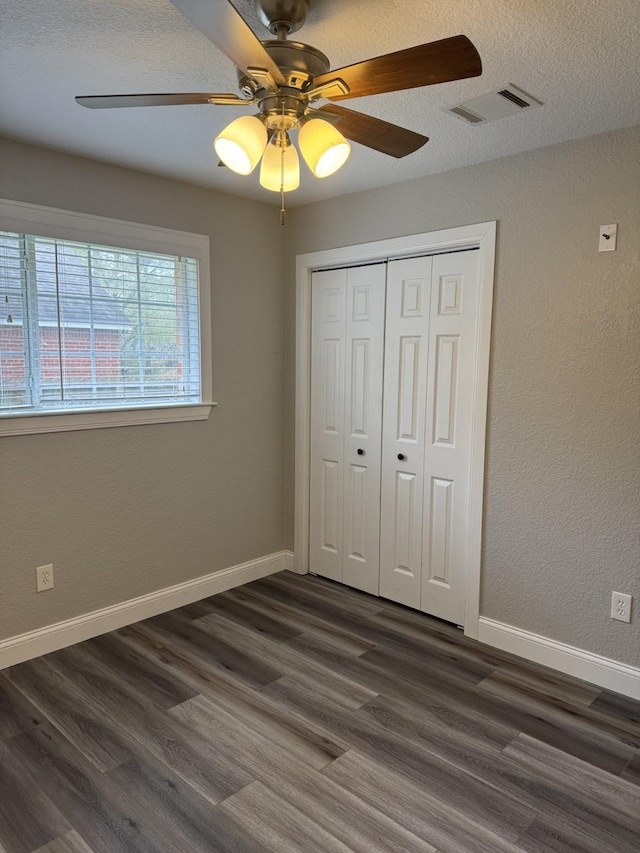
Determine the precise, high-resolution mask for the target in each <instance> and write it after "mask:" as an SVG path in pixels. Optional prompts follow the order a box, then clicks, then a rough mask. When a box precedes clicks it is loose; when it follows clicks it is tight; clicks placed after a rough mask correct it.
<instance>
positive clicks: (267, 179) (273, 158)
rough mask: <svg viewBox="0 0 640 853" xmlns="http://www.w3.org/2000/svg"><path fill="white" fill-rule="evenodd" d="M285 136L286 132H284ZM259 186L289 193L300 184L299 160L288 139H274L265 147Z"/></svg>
mask: <svg viewBox="0 0 640 853" xmlns="http://www.w3.org/2000/svg"><path fill="white" fill-rule="evenodd" d="M284 135H285V137H287V134H286V132H285V133H284ZM260 186H262V187H264V188H265V190H273V191H274V192H280V191H281V190H282V192H285V193H289V192H292V191H293V190H297V189H298V187H299V186H300V160H299V159H298V152H297V151H296V149H295V146H294V145H293V144H292V142H291V140H290V139H286V140H285V139H283V140H280V139H276V137H274V139H273V140H272V141H271V142H270V143H269V144H268V145H267V147H266V148H265V152H264V155H263V157H262V165H261V166H260Z"/></svg>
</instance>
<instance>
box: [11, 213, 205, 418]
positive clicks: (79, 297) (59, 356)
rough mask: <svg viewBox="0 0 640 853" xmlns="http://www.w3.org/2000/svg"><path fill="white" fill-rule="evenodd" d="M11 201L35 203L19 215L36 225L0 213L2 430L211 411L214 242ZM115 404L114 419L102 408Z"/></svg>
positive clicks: (110, 408)
mask: <svg viewBox="0 0 640 853" xmlns="http://www.w3.org/2000/svg"><path fill="white" fill-rule="evenodd" d="M7 207H8V208H9V211H10V212H11V213H14V214H15V212H16V211H15V208H16V207H18V208H20V210H19V211H17V212H18V213H20V214H22V215H23V216H24V214H25V209H26V213H27V214H28V215H30V217H31V221H28V222H20V224H22V225H25V224H26V225H29V226H31V227H29V229H28V230H26V229H20V230H18V229H15V230H14V229H10V228H6V227H5V226H6V225H8V224H14V225H15V224H18V222H17V221H16V218H15V215H14V216H13V217H2V216H1V215H0V433H1V432H7V431H8V432H11V433H12V434H13V433H15V432H25V431H26V432H33V431H40V430H42V429H45V430H47V429H70V428H71V429H72V428H84V427H86V426H108V425H112V424H114V423H140V422H144V423H148V422H150V421H154V420H185V419H193V418H197V417H206V416H207V415H208V411H209V407H210V405H211V403H210V402H208V401H207V397H208V394H207V387H206V386H207V384H208V383H207V378H208V374H209V371H208V370H204V371H203V364H204V360H203V353H204V352H205V351H207V349H208V347H204V348H203V346H202V340H201V338H202V336H203V332H205V334H206V332H207V331H208V324H206V325H205V324H204V323H203V316H202V315H203V311H202V302H203V301H205V302H206V304H207V306H208V300H203V299H202V295H203V293H202V291H203V290H204V288H202V280H203V278H204V275H203V269H202V267H206V257H205V256H206V254H208V240H206V238H200V237H198V235H184V234H181V233H180V232H177V233H176V232H165V231H164V229H149V228H147V227H146V226H136V225H133V224H131V225H130V224H128V223H121V222H117V221H115V220H102V219H98V218H97V217H84V218H83V217H80V216H79V215H78V214H70V213H67V212H63V211H49V210H47V209H44V208H34V207H32V206H30V205H16V203H12V202H0V214H2V209H3V208H5V209H6V208H7ZM69 218H71V220H72V222H71V223H70V222H69V221H68V220H69ZM38 219H40V221H38ZM78 220H81V222H80V223H79V222H78ZM70 224H71V227H70ZM79 224H80V225H81V226H83V227H81V228H78V225H79ZM38 225H40V226H41V227H40V228H38V227H37V226H38ZM87 225H89V229H87V228H86V226H87ZM34 226H35V227H34ZM114 228H115V229H117V230H119V231H120V232H121V239H120V240H119V241H112V240H109V239H108V238H109V237H113V236H115V235H114V233H113V232H114ZM79 232H82V236H83V237H84V236H86V235H87V234H89V233H90V234H91V236H92V237H97V238H98V239H91V240H88V239H77V237H78V236H79ZM141 232H142V233H141ZM169 235H170V236H169ZM74 237H75V238H76V239H73V238H74ZM122 237H124V238H125V239H124V240H123V239H122ZM189 237H190V238H192V239H191V240H188V239H185V240H184V242H185V244H186V245H185V246H184V249H186V250H187V251H184V252H183V251H179V252H175V251H174V249H175V248H177V246H176V245H175V244H176V243H180V242H181V238H182V239H184V238H189ZM167 244H168V250H167V251H157V249H158V248H164V247H166V246H167ZM181 248H182V247H181ZM194 249H196V251H193V250H194ZM203 404H205V406H206V409H207V410H206V411H203ZM191 407H195V409H196V410H197V411H185V410H186V409H189V408H191ZM142 410H146V413H145V414H140V412H141V411H142ZM160 410H162V411H160ZM106 412H110V413H116V414H117V417H113V416H111V417H96V413H106ZM127 412H130V413H131V412H133V414H132V415H130V416H128V417H127V416H126V413H127ZM88 413H92V415H93V416H92V417H91V418H89V419H88V420H87V418H86V416H87V414H88ZM42 415H44V416H48V417H46V418H45V419H42V418H41V417H40V416H42ZM83 415H84V418H83V417H82V416H83ZM60 416H63V417H60ZM64 416H66V418H65V417H64ZM26 421H31V422H30V423H26ZM7 423H9V427H8V429H7V428H6V426H5V424H7Z"/></svg>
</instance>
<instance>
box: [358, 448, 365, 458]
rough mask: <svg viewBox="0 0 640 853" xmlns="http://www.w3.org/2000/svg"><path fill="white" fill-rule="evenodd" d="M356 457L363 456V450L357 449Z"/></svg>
mask: <svg viewBox="0 0 640 853" xmlns="http://www.w3.org/2000/svg"><path fill="white" fill-rule="evenodd" d="M358 456H364V450H363V449H362V448H361V447H359V448H358Z"/></svg>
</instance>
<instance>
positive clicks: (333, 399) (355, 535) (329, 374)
mask: <svg viewBox="0 0 640 853" xmlns="http://www.w3.org/2000/svg"><path fill="white" fill-rule="evenodd" d="M478 254H479V253H478V252H477V251H466V252H453V253H449V254H442V255H435V256H433V257H423V258H407V259H402V260H394V261H390V262H389V263H388V264H377V265H371V266H363V267H357V268H353V269H342V270H329V271H323V272H317V273H314V276H313V281H312V314H313V319H312V365H311V386H312V394H311V400H312V403H311V489H310V492H311V498H310V500H311V503H310V554H309V560H310V568H311V571H312V572H315V573H317V574H320V575H323V576H325V577H329V578H332V579H334V580H337V581H341V582H343V583H346V584H349V585H350V586H354V587H356V588H358V589H362V590H365V591H366V592H369V593H372V594H379V595H381V596H383V597H385V598H390V599H392V600H393V601H398V602H400V603H402V604H406V605H408V606H410V607H415V608H417V609H420V610H423V611H425V612H427V613H431V614H433V615H435V616H438V617H440V618H442V619H447V620H449V621H451V622H455V623H457V624H462V623H463V622H464V608H465V592H466V570H467V564H468V560H469V489H470V472H471V437H472V415H473V393H474V387H475V365H476V354H475V351H476V340H477V321H478V300H479V267H478ZM383 389H384V395H383ZM383 397H384V399H383Z"/></svg>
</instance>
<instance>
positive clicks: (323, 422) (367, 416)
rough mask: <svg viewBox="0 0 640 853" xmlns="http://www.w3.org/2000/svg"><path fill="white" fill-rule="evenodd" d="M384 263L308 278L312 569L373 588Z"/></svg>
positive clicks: (376, 569)
mask: <svg viewBox="0 0 640 853" xmlns="http://www.w3.org/2000/svg"><path fill="white" fill-rule="evenodd" d="M385 280H386V265H385V264H374V265H370V266H366V267H358V268H353V269H349V270H328V271H323V272H318V273H314V276H313V280H312V365H311V384H312V395H311V400H312V402H311V506H310V513H311V516H310V550H309V562H310V569H311V571H312V572H315V573H316V574H319V575H323V576H324V577H329V578H332V579H333V580H338V581H342V582H343V583H347V584H349V585H350V586H354V587H356V588H357V589H362V590H364V591H365V592H369V593H372V594H373V595H377V594H378V576H379V558H380V543H379V527H380V452H381V437H382V427H381V412H382V369H383V352H384V312H385Z"/></svg>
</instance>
